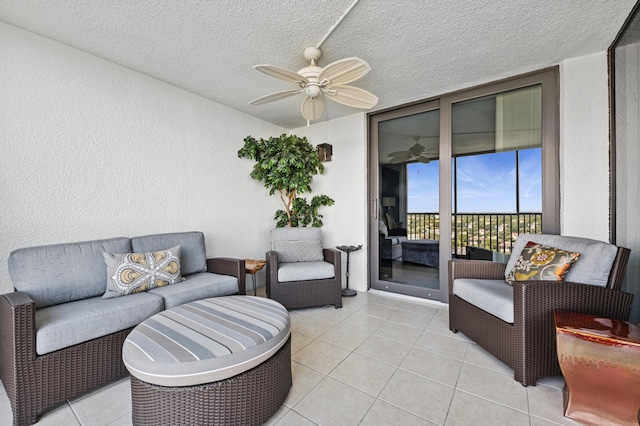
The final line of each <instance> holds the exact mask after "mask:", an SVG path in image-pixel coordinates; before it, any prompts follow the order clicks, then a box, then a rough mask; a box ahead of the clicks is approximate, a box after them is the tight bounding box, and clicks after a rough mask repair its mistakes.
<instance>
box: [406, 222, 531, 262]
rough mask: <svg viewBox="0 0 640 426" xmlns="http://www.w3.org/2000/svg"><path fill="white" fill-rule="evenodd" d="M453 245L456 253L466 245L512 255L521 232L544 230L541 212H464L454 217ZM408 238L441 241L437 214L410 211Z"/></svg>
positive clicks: (460, 252)
mask: <svg viewBox="0 0 640 426" xmlns="http://www.w3.org/2000/svg"><path fill="white" fill-rule="evenodd" d="M451 223H452V229H451V244H452V247H453V251H454V253H455V254H457V255H461V256H462V255H466V250H467V249H466V248H467V246H470V247H480V248H483V249H486V250H490V251H496V252H499V253H505V254H509V253H511V247H512V245H513V242H514V241H515V239H516V238H517V237H518V235H520V234H524V233H530V234H539V233H541V232H542V213H463V214H454V215H452V216H451ZM407 238H408V239H410V240H424V239H426V240H439V239H440V215H439V214H438V213H408V214H407Z"/></svg>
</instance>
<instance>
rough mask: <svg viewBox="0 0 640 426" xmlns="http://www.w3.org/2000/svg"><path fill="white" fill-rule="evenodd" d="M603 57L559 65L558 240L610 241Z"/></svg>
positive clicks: (607, 120)
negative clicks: (568, 238)
mask: <svg viewBox="0 0 640 426" xmlns="http://www.w3.org/2000/svg"><path fill="white" fill-rule="evenodd" d="M609 144H610V140H609V87H608V66H607V53H606V52H600V53H596V54H592V55H588V56H582V57H578V58H572V59H567V60H565V61H563V62H561V64H560V226H561V233H562V234H563V235H573V236H581V237H586V238H593V239H597V240H602V241H608V240H609V213H610V208H609V197H610V188H609V186H610V185H609V183H610V177H609V169H610V167H609Z"/></svg>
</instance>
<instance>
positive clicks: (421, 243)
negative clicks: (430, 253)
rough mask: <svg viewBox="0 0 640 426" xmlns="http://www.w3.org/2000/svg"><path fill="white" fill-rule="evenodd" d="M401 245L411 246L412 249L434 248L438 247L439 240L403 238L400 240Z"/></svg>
mask: <svg viewBox="0 0 640 426" xmlns="http://www.w3.org/2000/svg"><path fill="white" fill-rule="evenodd" d="M401 244H402V247H407V248H412V249H414V250H434V249H438V247H439V245H440V241H438V240H405V241H402V242H401Z"/></svg>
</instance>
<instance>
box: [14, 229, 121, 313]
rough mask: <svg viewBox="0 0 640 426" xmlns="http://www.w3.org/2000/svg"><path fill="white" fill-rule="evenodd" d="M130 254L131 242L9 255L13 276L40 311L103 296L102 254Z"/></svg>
mask: <svg viewBox="0 0 640 426" xmlns="http://www.w3.org/2000/svg"><path fill="white" fill-rule="evenodd" d="M130 251H131V243H130V241H129V239H128V238H111V239H108V240H98V241H84V242H78V243H67V244H55V245H49V246H39V247H29V248H23V249H19V250H15V251H13V252H12V253H11V254H10V255H9V265H8V266H9V275H10V276H11V281H12V283H13V286H14V287H15V289H16V290H18V291H22V292H24V293H26V294H28V295H29V297H31V299H33V302H34V303H35V306H36V308H37V309H39V308H44V307H47V306H52V305H59V304H61V303H67V302H72V301H75V300H80V299H88V298H91V297H95V296H101V295H102V294H103V293H104V290H105V288H106V285H107V269H106V267H105V263H104V258H103V257H102V253H104V252H108V253H128V252H130Z"/></svg>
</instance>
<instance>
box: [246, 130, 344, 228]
mask: <svg viewBox="0 0 640 426" xmlns="http://www.w3.org/2000/svg"><path fill="white" fill-rule="evenodd" d="M238 157H239V158H248V159H250V160H254V161H255V162H256V163H255V164H254V166H253V170H252V171H251V174H250V176H251V178H253V179H255V180H258V181H261V182H262V183H263V184H264V186H265V188H268V189H269V195H274V194H275V193H276V192H278V194H279V196H280V199H281V200H282V203H283V205H284V210H278V211H277V212H276V214H275V216H274V219H275V220H276V226H277V227H278V228H284V227H286V226H307V225H309V224H311V225H312V226H315V227H320V226H322V220H321V219H322V215H321V214H319V213H318V209H319V208H320V207H321V206H331V205H333V204H334V201H333V199H331V198H329V197H328V196H326V195H316V196H314V197H313V198H312V199H311V202H310V203H308V202H307V200H306V199H304V198H300V197H299V195H300V194H303V193H305V192H311V182H312V181H313V175H316V174H321V173H322V172H323V171H324V166H323V165H322V163H321V162H320V158H319V157H318V153H317V151H316V150H315V149H314V148H313V146H312V145H311V144H310V143H309V141H308V140H307V138H305V137H298V136H296V135H287V134H284V133H283V134H282V135H280V136H279V137H270V138H269V139H260V140H256V139H255V138H253V137H251V136H247V137H246V138H245V139H244V146H243V147H242V148H241V149H240V150H239V151H238Z"/></svg>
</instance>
